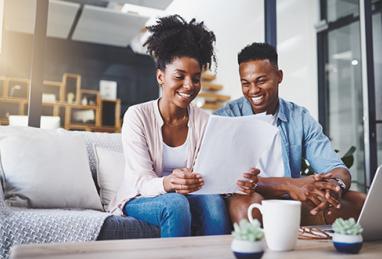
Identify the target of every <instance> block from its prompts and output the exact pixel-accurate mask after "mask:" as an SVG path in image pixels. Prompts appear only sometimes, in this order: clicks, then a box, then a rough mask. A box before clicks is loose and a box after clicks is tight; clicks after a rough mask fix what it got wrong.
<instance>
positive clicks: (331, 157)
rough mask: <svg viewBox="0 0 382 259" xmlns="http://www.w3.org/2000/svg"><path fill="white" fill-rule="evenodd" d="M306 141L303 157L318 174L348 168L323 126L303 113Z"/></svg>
mask: <svg viewBox="0 0 382 259" xmlns="http://www.w3.org/2000/svg"><path fill="white" fill-rule="evenodd" d="M303 124H304V141H303V143H304V144H303V155H304V157H305V159H307V160H308V161H309V163H310V165H311V167H312V168H313V170H314V171H315V172H317V173H326V172H329V171H331V170H333V169H335V168H338V167H343V168H346V166H345V165H344V163H343V162H342V161H341V159H340V157H339V156H338V154H337V153H336V152H335V151H334V149H333V148H332V145H331V143H330V140H329V138H328V137H327V136H326V135H325V134H324V133H323V131H322V127H321V125H320V124H319V123H318V122H317V121H316V120H315V119H314V118H313V117H312V116H311V115H310V114H309V112H308V111H307V110H305V112H304V113H303Z"/></svg>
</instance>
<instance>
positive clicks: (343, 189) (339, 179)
mask: <svg viewBox="0 0 382 259" xmlns="http://www.w3.org/2000/svg"><path fill="white" fill-rule="evenodd" d="M332 179H333V180H335V181H336V182H337V184H338V186H339V187H340V188H341V191H342V192H344V191H346V184H345V183H344V181H343V180H342V179H341V178H338V177H335V178H332Z"/></svg>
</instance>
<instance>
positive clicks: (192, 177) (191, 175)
mask: <svg viewBox="0 0 382 259" xmlns="http://www.w3.org/2000/svg"><path fill="white" fill-rule="evenodd" d="M203 184H204V181H203V178H202V176H201V175H200V174H198V173H195V172H192V170H191V169H189V168H179V169H174V171H172V173H171V174H170V175H168V176H165V177H164V179H163V186H164V190H165V191H166V192H173V191H175V192H177V193H180V194H189V193H191V192H195V191H197V190H199V189H200V188H201V187H202V186H203Z"/></svg>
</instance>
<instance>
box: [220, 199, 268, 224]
mask: <svg viewBox="0 0 382 259" xmlns="http://www.w3.org/2000/svg"><path fill="white" fill-rule="evenodd" d="M263 199H264V198H263V196H262V195H260V194H259V193H253V194H251V195H241V194H234V195H233V196H231V197H229V198H228V201H227V203H228V209H229V214H230V216H231V220H232V221H233V222H239V221H240V220H241V219H247V210H248V207H249V205H251V204H252V203H261V202H262V201H263ZM252 216H253V218H257V219H258V220H260V221H261V213H260V211H259V210H258V209H253V210H252Z"/></svg>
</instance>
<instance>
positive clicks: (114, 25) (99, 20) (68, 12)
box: [4, 0, 173, 47]
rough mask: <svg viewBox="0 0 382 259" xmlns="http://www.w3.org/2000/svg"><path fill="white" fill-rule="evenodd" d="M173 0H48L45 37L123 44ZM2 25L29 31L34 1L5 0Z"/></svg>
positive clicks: (10, 29)
mask: <svg viewBox="0 0 382 259" xmlns="http://www.w3.org/2000/svg"><path fill="white" fill-rule="evenodd" d="M172 2H173V0H49V11H48V24H47V25H48V26H47V36H48V37H55V38H62V39H71V40H75V41H82V42H89V43H97V44H106V45H113V46H120V47H126V46H128V45H129V44H130V43H131V42H132V41H133V40H134V38H135V37H137V35H139V33H140V32H141V31H142V29H143V28H144V26H145V24H146V23H147V21H148V20H149V19H150V18H151V17H152V16H153V15H155V14H160V13H163V12H164V11H165V10H166V9H167V7H168V6H169V5H170V4H171V3H172ZM4 7H5V8H4V10H5V12H4V25H5V26H4V28H5V29H6V30H9V31H16V32H22V33H30V34H32V33H33V31H34V20H35V12H36V0H5V6H4Z"/></svg>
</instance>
